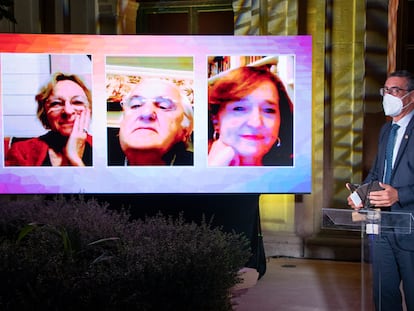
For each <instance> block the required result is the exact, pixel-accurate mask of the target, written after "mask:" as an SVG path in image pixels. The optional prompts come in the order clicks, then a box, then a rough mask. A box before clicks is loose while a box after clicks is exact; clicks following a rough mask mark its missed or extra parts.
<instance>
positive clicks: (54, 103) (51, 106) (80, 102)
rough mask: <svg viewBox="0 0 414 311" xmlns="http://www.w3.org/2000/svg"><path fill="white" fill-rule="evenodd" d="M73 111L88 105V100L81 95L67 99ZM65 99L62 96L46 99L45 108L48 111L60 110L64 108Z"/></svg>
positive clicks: (80, 109)
mask: <svg viewBox="0 0 414 311" xmlns="http://www.w3.org/2000/svg"><path fill="white" fill-rule="evenodd" d="M69 103H70V105H71V106H72V108H73V109H74V110H75V111H82V110H83V109H85V108H86V107H87V106H88V100H87V99H86V98H83V97H73V98H71V99H70V101H69ZM65 105H66V101H65V100H64V99H62V98H56V99H55V98H52V99H48V100H47V101H46V109H47V110H48V111H50V112H61V111H63V110H64V109H65Z"/></svg>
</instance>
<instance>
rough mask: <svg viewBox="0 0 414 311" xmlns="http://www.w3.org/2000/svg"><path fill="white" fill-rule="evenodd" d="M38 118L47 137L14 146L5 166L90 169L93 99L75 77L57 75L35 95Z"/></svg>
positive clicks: (36, 138)
mask: <svg viewBox="0 0 414 311" xmlns="http://www.w3.org/2000/svg"><path fill="white" fill-rule="evenodd" d="M35 98H36V101H37V117H38V119H39V120H40V122H42V125H43V127H44V128H45V129H47V130H49V131H48V132H47V133H46V134H45V135H42V136H40V137H35V138H31V139H27V140H24V141H19V142H15V143H13V144H12V145H11V147H10V150H9V151H8V153H7V155H6V166H91V165H92V137H91V136H90V135H89V134H88V129H89V124H90V118H91V109H92V95H91V92H90V90H89V89H88V88H87V87H86V85H85V84H84V83H83V81H82V80H81V79H80V78H79V77H78V76H76V75H67V74H63V73H61V72H58V73H56V74H54V75H53V76H52V78H51V79H50V81H49V82H48V83H47V84H46V85H44V86H43V87H42V88H41V89H40V91H39V93H38V94H37V95H36V97H35Z"/></svg>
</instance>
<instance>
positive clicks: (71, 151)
mask: <svg viewBox="0 0 414 311" xmlns="http://www.w3.org/2000/svg"><path fill="white" fill-rule="evenodd" d="M89 123H90V110H89V109H85V110H83V111H82V112H81V113H80V114H79V115H76V118H75V122H74V124H73V129H72V133H71V134H70V136H69V139H68V142H67V143H66V147H65V150H64V153H65V156H66V157H67V159H68V161H69V163H70V164H71V165H73V166H84V165H85V164H84V163H83V161H82V156H83V153H84V151H85V144H86V138H87V135H88V133H87V130H88V129H89Z"/></svg>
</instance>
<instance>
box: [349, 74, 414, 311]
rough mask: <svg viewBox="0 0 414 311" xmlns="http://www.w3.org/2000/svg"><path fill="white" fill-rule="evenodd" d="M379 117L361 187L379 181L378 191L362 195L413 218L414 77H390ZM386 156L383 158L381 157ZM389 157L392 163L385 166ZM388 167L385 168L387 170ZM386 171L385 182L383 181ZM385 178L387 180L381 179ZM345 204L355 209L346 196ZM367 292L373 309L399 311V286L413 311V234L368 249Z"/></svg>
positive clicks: (383, 237)
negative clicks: (380, 122)
mask: <svg viewBox="0 0 414 311" xmlns="http://www.w3.org/2000/svg"><path fill="white" fill-rule="evenodd" d="M380 92H381V95H382V96H383V108H384V112H385V115H387V116H389V117H391V120H390V122H387V123H386V124H384V126H383V127H382V129H381V131H380V136H379V144H378V153H377V155H376V158H375V162H374V165H373V167H372V168H371V170H370V172H369V174H368V176H367V178H366V179H365V181H364V183H369V182H372V181H379V182H380V186H381V187H382V188H383V189H384V190H380V191H372V192H370V193H369V195H368V199H369V201H370V204H371V207H374V208H380V209H381V210H386V211H392V212H399V213H413V214H414V118H413V115H414V76H413V74H412V73H410V72H407V71H396V72H393V73H391V74H390V75H389V76H388V78H387V80H386V81H385V84H384V87H383V88H381V90H380ZM393 124H397V125H398V126H394V127H396V128H397V131H396V136H395V138H393V142H394V148H390V150H393V152H392V154H391V155H388V154H389V152H386V149H387V144H388V140H389V137H390V132H391V128H392V125H393ZM386 154H387V155H388V156H387V155H386ZM387 158H390V159H391V161H392V164H391V163H390V164H388V165H387V164H386V163H387ZM387 166H388V167H387ZM387 171H388V172H389V173H390V177H389V178H388V177H387V175H388V174H387ZM387 179H388V180H387ZM348 204H349V205H350V206H351V207H352V208H354V209H357V210H358V209H360V208H361V207H362V204H359V205H355V203H354V201H353V200H352V199H351V196H349V197H348ZM372 251H373V254H372V268H373V291H374V293H373V294H374V299H375V305H376V309H377V310H383V311H402V310H403V299H402V294H401V291H400V285H401V282H402V287H403V292H404V293H405V304H406V306H407V310H408V311H413V310H414V295H413V294H412V293H413V291H414V233H412V234H398V233H396V232H394V233H381V234H380V235H378V236H375V239H374V240H373V244H372Z"/></svg>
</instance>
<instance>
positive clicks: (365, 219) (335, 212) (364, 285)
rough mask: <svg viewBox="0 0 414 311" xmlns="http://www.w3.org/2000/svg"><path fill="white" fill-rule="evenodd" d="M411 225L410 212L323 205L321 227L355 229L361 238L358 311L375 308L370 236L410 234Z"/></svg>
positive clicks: (412, 220)
mask: <svg viewBox="0 0 414 311" xmlns="http://www.w3.org/2000/svg"><path fill="white" fill-rule="evenodd" d="M413 225H414V217H413V215H412V214H411V213H399V212H388V211H380V210H377V209H371V208H369V209H361V210H359V211H354V210H353V209H335V208H323V209H322V229H333V230H345V231H358V232H360V238H361V311H367V310H374V301H373V298H372V286H371V284H372V272H371V269H370V258H369V255H370V250H369V239H375V238H376V237H378V236H380V235H381V234H385V233H398V234H410V233H411V232H412V230H413V229H412V226H413Z"/></svg>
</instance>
